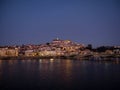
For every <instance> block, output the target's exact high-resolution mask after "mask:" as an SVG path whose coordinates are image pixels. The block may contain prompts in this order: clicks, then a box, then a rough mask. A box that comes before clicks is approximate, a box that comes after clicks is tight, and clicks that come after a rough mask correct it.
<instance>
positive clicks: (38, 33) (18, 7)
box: [0, 0, 120, 47]
mask: <svg viewBox="0 0 120 90" xmlns="http://www.w3.org/2000/svg"><path fill="white" fill-rule="evenodd" d="M0 13H1V14H0V45H21V44H40V43H46V42H50V41H51V40H53V39H54V38H57V37H58V38H60V39H69V40H72V41H75V42H78V43H83V44H86V45H87V44H92V45H93V46H95V47H97V46H103V45H110V46H112V45H120V42H119V41H120V39H119V34H120V1H119V0H74V1H73V0H69V1H67V0H10V1H9V0H1V1H0Z"/></svg>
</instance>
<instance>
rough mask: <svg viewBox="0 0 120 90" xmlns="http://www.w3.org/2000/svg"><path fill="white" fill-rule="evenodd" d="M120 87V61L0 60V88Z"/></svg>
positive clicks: (115, 88) (67, 88)
mask: <svg viewBox="0 0 120 90" xmlns="http://www.w3.org/2000/svg"><path fill="white" fill-rule="evenodd" d="M6 89H8V90H10V89H16V90H18V89H20V90H23V89H24V90H30V89H32V90H36V89H38V90H53V89H54V90H71V89H73V90H76V89H77V90H83V89H88V90H91V89H95V90H98V89H100V90H101V89H102V90H103V89H105V90H108V89H113V90H117V89H118V90H120V63H119V62H118V61H116V62H98V61H84V60H82V61H81V60H60V59H56V60H49V59H46V60H45V59H40V60H0V90H6Z"/></svg>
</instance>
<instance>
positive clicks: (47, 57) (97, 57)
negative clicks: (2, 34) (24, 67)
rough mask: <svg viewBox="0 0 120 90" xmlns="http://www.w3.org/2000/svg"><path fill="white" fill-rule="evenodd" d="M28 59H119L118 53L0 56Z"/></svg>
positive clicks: (10, 58) (2, 57)
mask: <svg viewBox="0 0 120 90" xmlns="http://www.w3.org/2000/svg"><path fill="white" fill-rule="evenodd" d="M23 59H24V60H28V59H31V60H32V59H74V60H75V59H77V60H94V59H95V60H100V61H104V60H106V61H108V60H111V59H120V55H107V56H102V55H98V56H93V55H86V56H82V55H81V56H80V55H75V56H0V60H23Z"/></svg>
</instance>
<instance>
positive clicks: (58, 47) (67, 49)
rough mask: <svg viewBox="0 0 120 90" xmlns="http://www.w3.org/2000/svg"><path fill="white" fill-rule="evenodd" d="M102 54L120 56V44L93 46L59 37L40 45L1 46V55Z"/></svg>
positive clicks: (54, 55)
mask: <svg viewBox="0 0 120 90" xmlns="http://www.w3.org/2000/svg"><path fill="white" fill-rule="evenodd" d="M100 55H102V56H116V57H120V46H101V47H97V48H92V45H91V44H89V45H87V46H85V45H84V44H79V43H75V42H72V41H71V40H61V39H59V38H56V39H53V40H52V41H51V42H49V43H45V44H39V45H32V44H28V45H21V46H0V57H18V56H19V57H22V56H25V57H62V56H63V57H72V56H76V57H83V56H94V57H98V56H100Z"/></svg>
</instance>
